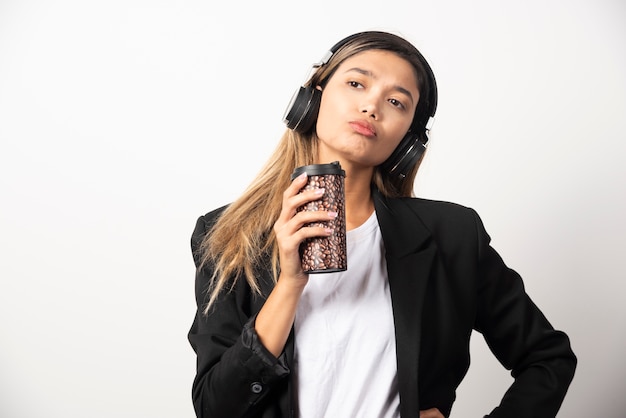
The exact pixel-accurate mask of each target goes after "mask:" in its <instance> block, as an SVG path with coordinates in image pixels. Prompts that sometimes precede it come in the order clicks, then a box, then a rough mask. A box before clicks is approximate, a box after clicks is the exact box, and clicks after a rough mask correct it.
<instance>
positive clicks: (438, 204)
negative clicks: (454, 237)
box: [389, 197, 478, 225]
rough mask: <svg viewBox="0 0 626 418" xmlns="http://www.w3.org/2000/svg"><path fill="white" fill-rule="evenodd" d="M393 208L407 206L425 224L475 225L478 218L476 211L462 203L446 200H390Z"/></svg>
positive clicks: (413, 198)
mask: <svg viewBox="0 0 626 418" xmlns="http://www.w3.org/2000/svg"><path fill="white" fill-rule="evenodd" d="M389 203H390V204H391V205H392V206H400V205H403V206H406V208H408V209H409V210H410V211H411V212H412V213H414V214H415V215H416V216H417V217H419V218H420V219H421V220H422V221H423V222H424V223H425V224H427V225H429V224H439V223H444V224H457V225H458V224H465V223H471V224H473V223H475V221H476V219H477V218H478V214H477V213H476V211H475V210H474V209H473V208H471V207H468V206H465V205H462V204H460V203H454V202H449V201H445V200H433V199H424V198H419V197H406V198H396V199H389Z"/></svg>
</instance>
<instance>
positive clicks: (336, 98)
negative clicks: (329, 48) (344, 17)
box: [316, 50, 419, 167]
mask: <svg viewBox="0 0 626 418" xmlns="http://www.w3.org/2000/svg"><path fill="white" fill-rule="evenodd" d="M418 100H419V90H418V88H417V76H416V74H415V70H414V69H413V66H412V65H411V64H410V63H409V62H408V61H406V60H405V59H404V58H400V57H399V56H398V55H396V54H394V53H393V52H388V51H383V50H369V51H364V52H361V53H359V54H357V55H354V56H352V57H350V58H348V59H346V60H345V61H344V62H343V63H341V65H340V66H339V67H338V68H337V70H336V71H335V73H334V74H333V76H332V77H331V78H330V79H329V81H328V83H327V84H326V86H325V87H324V89H323V91H322V100H321V103H320V110H319V114H318V118H317V125H316V130H317V136H318V137H319V160H320V162H330V161H334V160H340V161H342V163H343V162H350V163H352V164H355V165H359V166H363V167H373V166H376V165H379V164H380V163H382V162H383V161H385V160H386V159H387V158H388V157H389V156H390V155H391V153H392V152H393V150H394V149H395V148H396V147H397V146H398V144H399V143H400V140H401V139H402V138H403V137H404V135H405V134H406V132H407V131H408V129H409V127H410V126H411V122H412V121H413V116H414V114H415V108H416V106H417V102H418Z"/></svg>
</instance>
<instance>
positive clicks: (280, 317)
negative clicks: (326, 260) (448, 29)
mask: <svg viewBox="0 0 626 418" xmlns="http://www.w3.org/2000/svg"><path fill="white" fill-rule="evenodd" d="M305 284H306V281H303V280H301V279H296V280H289V278H287V277H283V276H282V275H281V277H280V278H279V280H278V282H277V283H276V286H275V287H274V289H273V290H272V292H271V293H270V295H269V296H268V298H267V300H266V301H265V303H264V304H263V307H262V308H261V310H260V311H259V314H258V315H257V318H256V322H255V330H256V332H257V335H258V336H259V341H261V343H262V344H263V345H264V346H265V348H267V350H268V351H269V352H270V353H272V354H273V355H274V356H275V357H278V356H279V355H280V354H281V353H282V351H283V349H284V348H285V343H286V342H287V338H288V337H289V333H290V332H291V328H292V326H293V323H294V320H295V317H296V310H297V307H298V302H299V301H300V296H302V291H303V290H304V286H305Z"/></svg>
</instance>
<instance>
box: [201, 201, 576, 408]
mask: <svg viewBox="0 0 626 418" xmlns="http://www.w3.org/2000/svg"><path fill="white" fill-rule="evenodd" d="M374 202H375V207H376V216H377V218H378V222H379V225H380V229H381V232H382V236H383V241H384V244H385V250H386V259H387V270H388V274H389V285H390V289H391V299H392V306H393V315H394V323H395V333H396V344H397V347H396V352H397V361H398V387H399V391H400V410H401V416H402V417H403V418H408V417H415V418H418V417H419V411H420V410H421V409H429V408H438V409H439V410H440V411H441V412H442V413H443V414H444V416H446V417H447V416H448V415H449V414H450V410H451V408H452V404H453V402H454V399H455V396H456V395H455V390H456V388H457V387H458V385H459V384H460V382H461V380H462V379H463V377H464V376H465V374H466V372H467V369H468V367H469V363H470V360H469V359H470V357H469V340H470V335H471V333H472V330H476V331H478V332H480V333H482V334H483V336H484V338H485V340H486V341H487V344H488V345H489V347H490V349H491V350H492V352H493V353H494V355H495V356H496V357H497V359H498V360H499V361H500V362H501V363H502V365H503V366H504V367H505V368H507V369H509V370H511V374H512V376H513V377H514V378H515V380H514V382H513V384H512V385H511V387H510V388H509V389H508V391H507V392H506V394H505V395H504V397H503V399H502V402H501V403H500V405H499V406H497V407H496V408H495V409H494V410H493V411H492V412H491V413H490V414H489V417H494V418H495V417H506V418H516V417H520V418H521V417H533V418H539V417H554V416H555V415H556V413H557V411H558V409H559V407H560V405H561V403H562V401H563V398H564V396H565V393H566V392H567V389H568V387H569V384H570V382H571V380H572V378H573V375H574V370H575V367H576V357H575V355H574V353H573V352H572V350H571V348H570V343H569V339H568V337H567V336H566V335H565V334H564V333H563V332H560V331H557V330H555V329H554V328H553V327H552V326H551V325H550V323H549V322H548V321H547V319H546V318H545V317H544V315H543V314H542V313H541V311H540V310H539V309H538V308H537V307H536V306H535V304H534V303H533V302H532V301H531V299H530V298H529V297H528V295H527V294H526V293H525V290H524V285H523V282H522V279H521V278H520V277H519V275H518V274H517V273H516V272H515V271H513V270H511V269H509V268H508V267H507V266H506V265H505V264H504V262H503V261H502V259H501V258H500V256H499V255H498V254H497V253H496V251H495V250H494V249H493V248H492V247H491V246H490V244H489V242H490V238H489V236H488V234H487V233H486V231H485V229H484V227H483V225H482V222H481V220H480V218H479V216H478V215H477V214H476V212H474V211H473V210H472V209H469V208H466V207H463V206H460V205H456V204H452V203H447V202H439V201H431V200H425V199H418V198H401V199H388V198H385V197H384V196H382V195H381V194H380V193H378V192H377V191H374ZM222 210H223V208H221V209H218V210H216V211H213V212H210V213H208V214H207V215H205V216H202V217H200V218H199V219H198V222H197V225H196V228H195V230H194V232H193V235H192V240H191V241H192V250H193V253H194V259H195V262H196V265H198V262H199V257H198V254H197V248H198V245H199V243H200V241H201V239H202V237H203V236H204V235H205V234H206V232H207V231H208V229H209V228H210V226H211V224H212V223H213V222H214V221H215V220H216V219H217V217H218V216H219V214H220V213H221V211H222ZM348 271H349V267H348ZM257 273H258V279H259V281H260V283H261V288H262V291H263V294H264V295H265V296H267V295H268V294H269V292H270V291H271V289H272V287H273V282H272V278H271V272H270V271H269V269H267V268H262V266H260V267H259V269H258V272H257ZM210 274H211V271H210V268H209V269H203V270H198V271H197V274H196V301H197V304H198V312H197V314H196V317H195V320H194V322H193V325H192V327H191V330H190V332H189V341H190V343H191V345H192V347H193V349H194V350H195V352H196V354H197V374H196V378H195V380H194V382H193V391H192V398H193V403H194V407H195V410H196V414H197V416H198V417H225V418H236V417H266V418H269V417H271V418H279V417H291V416H295V413H294V409H295V408H296V407H295V402H294V399H295V397H294V396H293V394H292V393H291V389H292V385H291V381H290V372H291V370H290V366H291V364H292V359H293V339H294V335H293V332H292V334H291V336H290V338H289V341H288V342H287V346H286V348H285V351H284V353H283V354H282V355H281V356H280V357H279V358H278V359H276V358H275V357H274V356H272V355H271V354H270V353H269V352H268V351H267V350H266V349H265V348H264V347H263V346H262V345H261V344H260V343H259V341H258V339H257V336H256V333H255V332H254V320H255V318H256V314H257V313H258V311H259V310H260V308H261V306H262V305H263V301H264V298H263V297H258V296H255V295H253V294H252V292H251V291H250V288H249V286H248V285H247V284H246V283H245V280H240V281H238V283H237V285H236V286H235V287H234V289H233V290H232V291H231V292H225V293H224V294H223V295H222V296H221V297H220V298H219V300H218V302H217V303H216V305H215V307H214V308H213V309H212V310H211V313H210V314H209V315H208V316H207V315H203V314H202V311H203V308H204V306H205V302H206V289H207V285H208V278H209V277H210Z"/></svg>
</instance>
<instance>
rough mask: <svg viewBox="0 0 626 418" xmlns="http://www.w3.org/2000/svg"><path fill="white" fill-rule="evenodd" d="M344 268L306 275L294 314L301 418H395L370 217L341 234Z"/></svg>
mask: <svg viewBox="0 0 626 418" xmlns="http://www.w3.org/2000/svg"><path fill="white" fill-rule="evenodd" d="M347 251H348V254H347V255H348V269H347V271H344V272H339V273H321V274H311V275H310V276H309V282H308V283H307V285H306V287H305V289H304V293H303V295H302V298H301V300H300V303H299V305H298V310H297V313H296V321H295V336H296V338H295V382H296V390H297V397H298V409H299V417H301V418H321V417H327V418H335V417H342V418H343V417H350V418H362V417H372V418H397V417H399V416H400V410H399V406H400V398H399V394H398V387H397V380H396V375H397V363H396V342H395V334H394V323H393V314H392V309H391V297H390V293H389V284H388V281H387V265H386V261H385V248H384V245H383V241H382V236H381V234H380V229H379V227H378V220H377V219H376V213H373V214H372V216H371V217H370V218H369V219H368V220H367V221H366V222H365V223H364V224H363V225H361V226H359V227H358V228H356V229H353V230H351V231H348V232H347Z"/></svg>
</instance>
